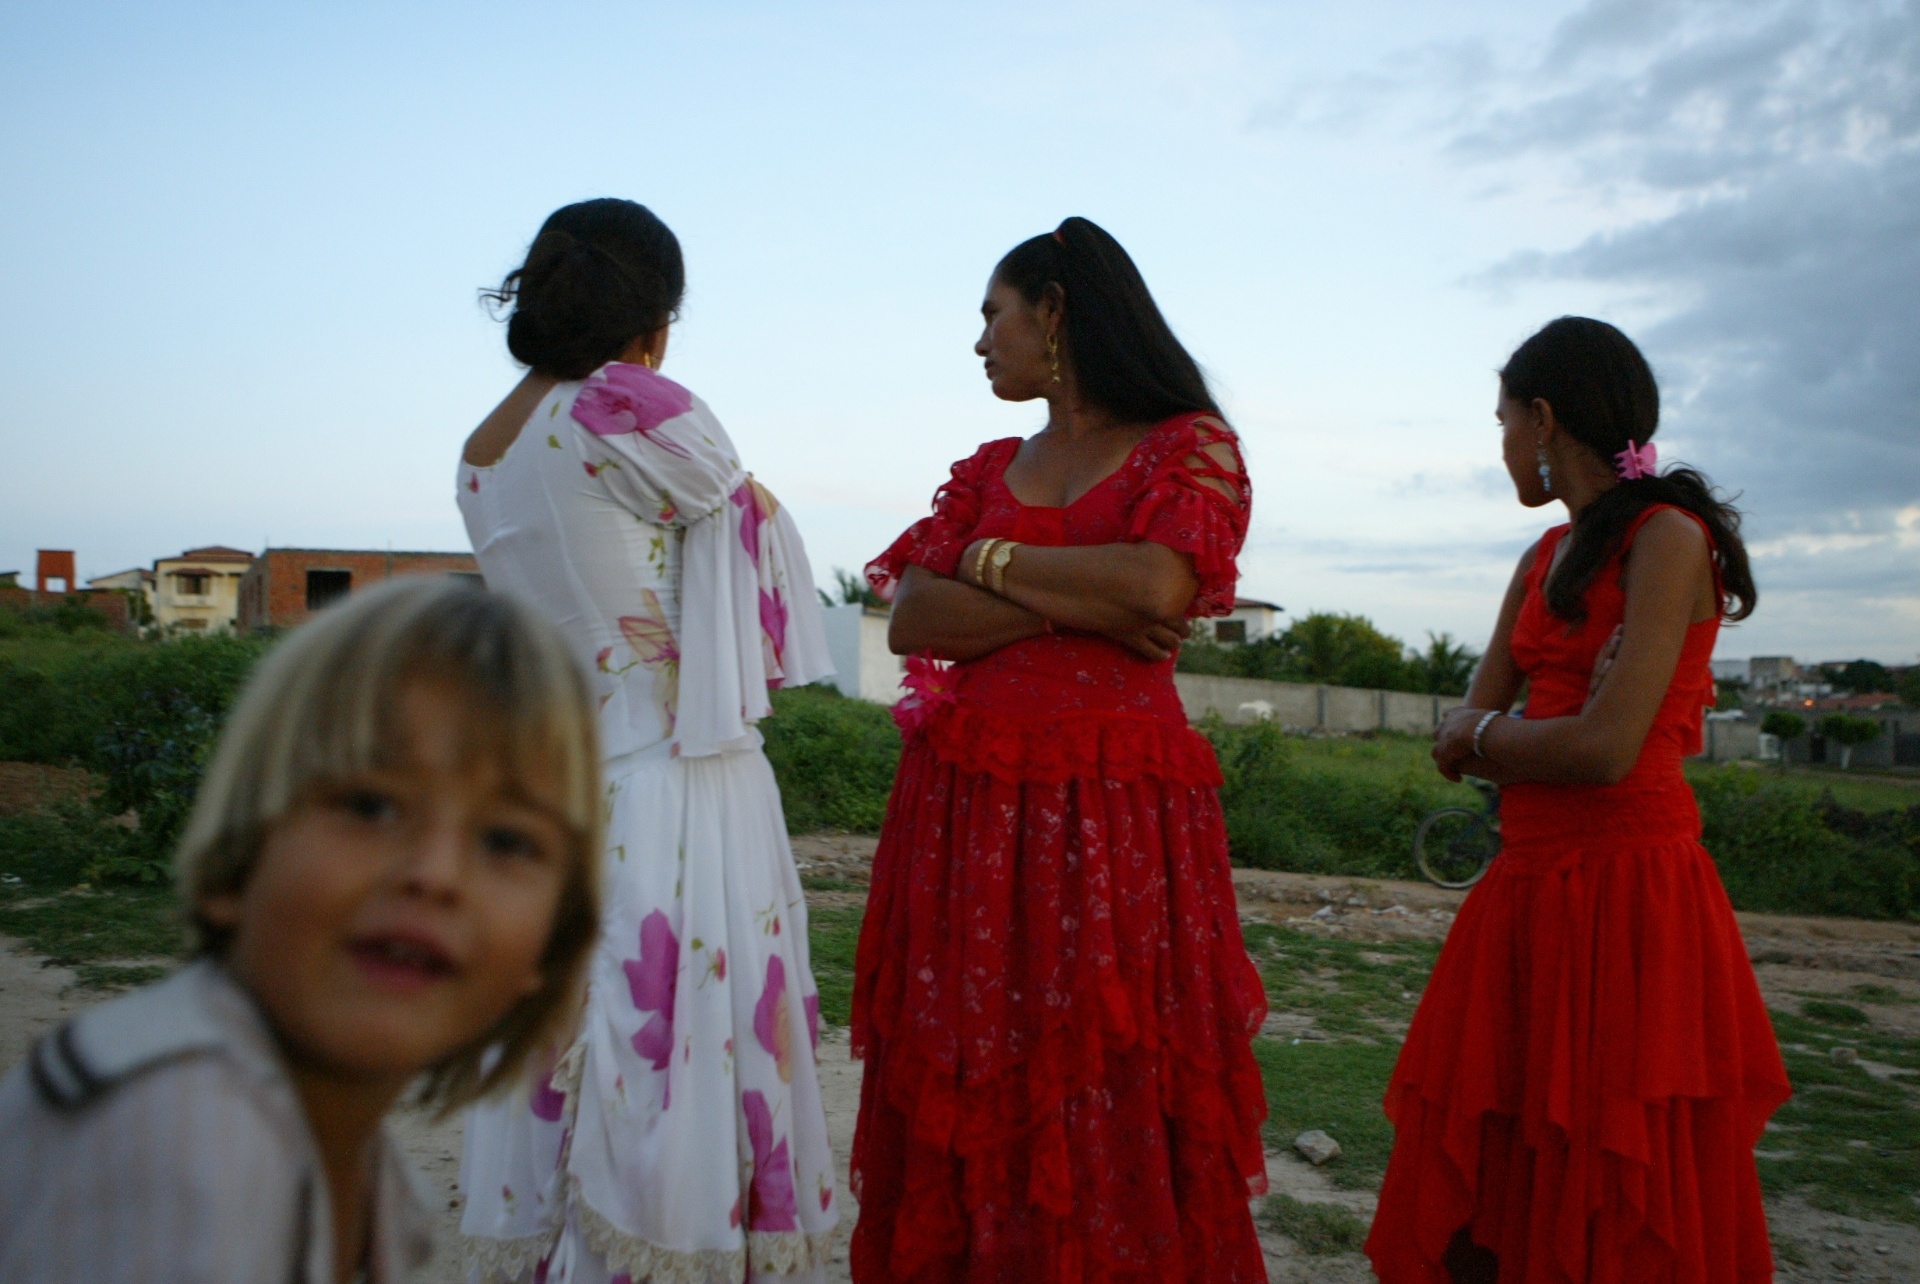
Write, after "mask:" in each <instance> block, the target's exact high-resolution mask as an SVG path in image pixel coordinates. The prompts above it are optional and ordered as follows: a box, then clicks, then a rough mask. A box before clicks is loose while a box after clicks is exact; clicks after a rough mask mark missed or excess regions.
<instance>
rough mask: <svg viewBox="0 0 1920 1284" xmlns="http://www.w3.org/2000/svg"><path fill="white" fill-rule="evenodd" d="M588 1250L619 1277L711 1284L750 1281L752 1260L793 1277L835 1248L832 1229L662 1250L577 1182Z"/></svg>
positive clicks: (762, 1270) (657, 1283) (761, 1268)
mask: <svg viewBox="0 0 1920 1284" xmlns="http://www.w3.org/2000/svg"><path fill="white" fill-rule="evenodd" d="M569 1211H570V1213H571V1215H572V1217H573V1218H574V1220H575V1222H576V1223H577V1224H578V1225H579V1227H580V1231H581V1234H582V1236H583V1237H584V1238H585V1239H586V1241H587V1247H589V1248H591V1249H592V1250H593V1251H594V1252H596V1253H598V1254H600V1256H601V1258H602V1259H604V1260H605V1261H606V1264H607V1269H608V1270H609V1271H611V1272H612V1273H614V1274H616V1275H617V1274H619V1273H620V1272H622V1271H625V1272H626V1273H627V1274H629V1275H631V1276H632V1277H633V1278H634V1279H636V1280H639V1279H645V1280H647V1282H648V1284H707V1282H708V1281H710V1280H712V1279H713V1278H714V1277H715V1276H720V1277H722V1278H725V1279H730V1280H734V1281H736V1284H738V1282H739V1281H742V1280H745V1279H746V1277H747V1263H748V1261H749V1259H751V1261H752V1263H753V1270H754V1274H756V1275H791V1274H793V1273H795V1272H797V1271H803V1270H810V1269H812V1268H813V1267H816V1266H824V1265H826V1263H827V1258H828V1256H829V1254H830V1253H831V1250H832V1244H833V1234H832V1232H831V1231H828V1232H824V1233H821V1234H817V1235H816V1234H809V1233H808V1232H806V1231H751V1232H749V1233H748V1235H747V1242H746V1245H745V1247H742V1248H731V1249H728V1248H702V1249H676V1248H663V1247H662V1246H660V1245H659V1244H656V1243H654V1242H653V1241H652V1240H648V1239H642V1238H641V1237H640V1236H638V1235H630V1234H628V1233H627V1232H626V1231H623V1230H621V1229H620V1228H619V1227H618V1226H615V1225H614V1224H613V1223H612V1222H610V1221H608V1220H607V1219H606V1218H605V1217H603V1216H602V1215H601V1214H600V1213H599V1211H598V1210H596V1209H595V1208H594V1207H593V1205H591V1204H589V1203H588V1202H587V1201H586V1199H585V1198H584V1197H583V1196H582V1195H581V1193H580V1187H579V1183H578V1182H576V1183H574V1187H573V1206H572V1208H571V1209H570V1210H569Z"/></svg>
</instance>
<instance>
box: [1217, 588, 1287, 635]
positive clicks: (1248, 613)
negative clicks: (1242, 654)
mask: <svg viewBox="0 0 1920 1284" xmlns="http://www.w3.org/2000/svg"><path fill="white" fill-rule="evenodd" d="M1284 614H1286V608H1285V607H1283V606H1278V605H1276V604H1274V603H1272V602H1262V601H1260V600H1259V599H1258V598H1251V597H1236V598H1234V599H1233V612H1232V613H1231V614H1230V615H1225V616H1222V617H1220V618H1218V619H1212V620H1201V621H1199V622H1198V623H1199V627H1200V628H1202V629H1204V628H1206V627H1207V626H1208V625H1212V626H1213V640H1214V641H1215V642H1216V643H1218V644H1220V645H1221V646H1240V645H1242V644H1244V643H1247V642H1258V641H1260V640H1262V639H1263V638H1267V637H1271V636H1272V635H1273V634H1274V633H1275V632H1276V631H1277V630H1278V629H1279V627H1280V617H1281V616H1282V615H1284ZM1202 636H1204V634H1203V635H1202Z"/></svg>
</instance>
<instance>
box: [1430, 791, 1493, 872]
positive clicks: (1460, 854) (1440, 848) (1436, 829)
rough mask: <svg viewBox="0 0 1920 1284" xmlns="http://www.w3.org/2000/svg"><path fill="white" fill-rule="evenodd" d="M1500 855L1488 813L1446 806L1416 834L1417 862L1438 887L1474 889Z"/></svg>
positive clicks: (1432, 815) (1434, 814)
mask: <svg viewBox="0 0 1920 1284" xmlns="http://www.w3.org/2000/svg"><path fill="white" fill-rule="evenodd" d="M1499 854H1500V835H1499V834H1497V833H1495V832H1494V829H1493V826H1491V825H1489V824H1488V823H1487V817H1486V813H1485V812H1478V811H1472V810H1469V809H1468V808H1465V807H1443V808H1441V809H1440V810H1439V811H1436V812H1433V813H1431V814H1429V815H1428V816H1427V818H1426V819H1425V820H1422V821H1421V822H1420V828H1419V829H1417V830H1415V831H1414V835H1413V859H1414V863H1415V864H1417V865H1419V866H1420V872H1421V873H1422V874H1424V875H1426V879H1427V881H1428V882H1429V883H1432V884H1433V885H1434V886H1435V887H1447V888H1454V889H1458V888H1462V887H1472V886H1473V885H1474V884H1475V883H1477V882H1479V881H1480V876H1481V875H1482V874H1485V873H1486V872H1487V866H1488V865H1489V864H1491V863H1492V862H1493V858H1494V857H1495V856H1497V855H1499Z"/></svg>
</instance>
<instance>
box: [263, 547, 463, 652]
mask: <svg viewBox="0 0 1920 1284" xmlns="http://www.w3.org/2000/svg"><path fill="white" fill-rule="evenodd" d="M308 571H347V572H350V573H351V574H352V576H353V585H352V587H353V589H363V588H365V587H367V586H368V585H369V584H379V583H381V582H382V581H384V580H387V579H391V578H394V577H397V576H401V575H448V574H454V573H464V574H468V575H478V574H479V573H480V565H479V563H477V562H475V561H474V560H473V554H471V553H377V552H354V551H351V550H345V549H320V548H270V549H268V550H267V551H266V552H265V553H263V554H261V555H260V556H259V557H257V558H255V559H254V562H253V565H252V566H250V567H248V568H247V573H246V575H245V576H244V577H243V578H242V579H241V581H240V622H239V627H240V629H241V631H242V632H246V631H249V630H252V629H258V628H267V627H272V628H281V629H284V628H291V627H292V626H294V625H296V624H299V623H301V622H302V621H303V620H305V619H306V618H307V615H308V611H307V572H308Z"/></svg>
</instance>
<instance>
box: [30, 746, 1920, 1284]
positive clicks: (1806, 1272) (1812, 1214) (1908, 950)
mask: <svg viewBox="0 0 1920 1284" xmlns="http://www.w3.org/2000/svg"><path fill="white" fill-rule="evenodd" d="M22 783H23V784H25V783H26V782H22ZM32 783H33V784H34V785H35V786H38V787H42V788H43V787H44V784H45V782H32ZM6 787H8V782H6V781H0V789H4V788H6ZM872 847H873V842H872V840H871V839H864V838H857V837H850V836H840V835H821V836H813V837H807V838H802V839H798V840H796V841H795V844H794V849H795V856H796V859H797V860H798V862H799V863H800V865H801V872H802V876H803V878H804V879H805V880H806V882H807V883H808V885H809V899H810V900H811V901H813V902H815V903H817V904H819V905H820V906H822V907H825V906H845V905H859V904H860V903H862V901H863V899H864V895H865V889H866V883H867V867H868V863H869V861H870V859H871V855H872ZM1234 881H1235V885H1236V887H1237V889H1238V891H1239V894H1240V900H1241V907H1242V915H1243V917H1245V918H1247V919H1249V920H1253V921H1266V922H1271V923H1275V924H1279V925H1284V926H1287V927H1289V928H1292V929H1294V930H1298V931H1300V932H1304V933H1314V934H1316V935H1322V936H1326V937H1329V938H1338V939H1346V940H1353V941H1392V940H1407V939H1423V940H1439V939H1442V938H1444V936H1445V934H1446V932H1447V929H1448V928H1449V926H1450V925H1451V923H1452V921H1453V913H1454V910H1455V909H1456V908H1457V906H1458V904H1459V901H1460V895H1459V894H1458V893H1450V892H1443V891H1439V890H1437V889H1434V888H1431V887H1428V886H1426V885H1424V884H1413V883H1398V882H1388V881H1377V880H1357V879H1341V878H1320V877H1312V876H1306V875H1293V874H1276V873H1269V872H1264V871H1255V870H1239V871H1236V872H1235V875H1234ZM1741 927H1742V929H1743V931H1744V932H1745V934H1746V938H1747V942H1748V948H1749V951H1750V953H1751V954H1752V957H1753V959H1754V962H1755V965H1756V971H1757V972H1758V974H1759V977H1760V982H1761V987H1762V990H1763V991H1764V992H1765V994H1766V996H1767V1000H1768V1002H1769V1004H1770V1005H1772V1006H1774V1007H1775V1008H1776V1009H1778V1010H1781V1011H1786V1012H1797V1011H1799V1009H1800V1006H1801V1005H1802V1004H1804V1003H1805V1002H1807V1001H1808V997H1809V996H1818V995H1826V994H1832V995H1843V994H1844V995H1850V996H1855V998H1854V1001H1856V1002H1858V1001H1859V1000H1858V998H1857V996H1858V995H1859V994H1860V993H1861V991H1862V986H1863V985H1868V986H1870V987H1872V989H1871V992H1872V993H1875V994H1878V995H1880V996H1881V997H1882V998H1883V999H1884V1000H1885V1001H1884V1002H1878V1003H1873V1002H1862V1003H1861V1007H1862V1008H1863V1009H1864V1010H1865V1011H1866V1012H1867V1013H1868V1014H1869V1016H1870V1017H1871V1018H1872V1020H1873V1023H1874V1026H1875V1028H1876V1029H1879V1028H1884V1029H1885V1030H1886V1031H1887V1032H1889V1033H1891V1034H1900V1035H1904V1036H1905V1037H1916V1036H1920V925H1915V924H1890V923H1866V922H1854V921H1850V920H1837V919H1812V918H1791V917H1780V916H1771V915H1757V914H1746V915H1741ZM93 997H94V996H93V995H92V994H90V993H89V992H87V991H85V990H83V989H81V988H80V986H79V985H78V984H77V979H76V977H75V975H74V974H73V973H72V972H69V971H68V970H66V969H64V968H60V967H55V966H50V965H47V964H46V963H45V962H44V961H43V960H41V959H38V958H35V957H33V956H31V955H29V954H26V953H24V952H22V951H20V950H19V949H18V948H15V947H12V946H11V943H9V942H6V941H5V940H4V938H0V1067H11V1066H12V1065H13V1064H14V1063H15V1062H17V1061H18V1060H19V1059H20V1057H21V1056H22V1055H24V1054H25V1052H26V1050H27V1048H28V1047H29V1046H30V1044H31V1043H32V1041H33V1040H34V1039H35V1038H37V1037H38V1036H39V1035H40V1034H41V1033H42V1032H43V1031H45V1030H47V1029H48V1028H50V1027H51V1026H53V1025H54V1024H56V1023H57V1022H58V1021H59V1020H60V1019H62V1018H63V1017H64V1016H65V1015H66V1014H68V1013H70V1012H72V1011H74V1010H76V1009H77V1008H79V1007H81V1006H83V1005H84V1004H86V1003H87V1002H90V1001H91V1000H92V998H93ZM1289 1020H1295V1021H1296V1023H1298V1018H1297V1015H1296V1014H1289V1013H1287V1012H1284V1011H1279V1012H1275V1014H1274V1018H1273V1021H1272V1022H1271V1023H1270V1024H1271V1025H1272V1027H1273V1028H1272V1029H1271V1030H1270V1031H1269V1033H1272V1034H1278V1035H1284V1034H1286V1033H1287V1032H1288V1028H1289V1027H1287V1022H1288V1021H1289ZM1308 1020H1309V1021H1310V1018H1308ZM820 1061H821V1077H822V1086H823V1089H824V1091H825V1096H826V1103H827V1114H828V1127H829V1131H830V1133H831V1135H832V1138H833V1144H834V1150H835V1153H836V1154H837V1155H838V1156H839V1157H840V1168H841V1178H842V1183H843V1187H842V1189H843V1190H844V1189H845V1187H844V1182H845V1178H846V1156H847V1153H848V1150H849V1149H850V1146H851V1143H852V1137H853V1121H854V1115H855V1112H856V1110H857V1107H858V1103H859V1085H860V1067H859V1063H858V1062H855V1061H853V1060H851V1058H850V1057H849V1055H848V1048H847V1041H846V1036H845V1032H844V1031H838V1032H833V1033H830V1034H828V1035H827V1036H826V1037H824V1038H823V1040H822V1044H821V1050H820ZM1903 1082H1905V1081H1903ZM1909 1091H1911V1089H1909ZM399 1130H400V1134H401V1136H402V1139H403V1141H404V1144H405V1145H406V1148H407V1150H408V1151H409V1152H410V1154H411V1155H412V1157H413V1159H414V1160H415V1162H416V1163H417V1164H418V1165H419V1166H420V1168H421V1170H422V1171H423V1172H424V1173H425V1175H426V1176H427V1178H428V1180H429V1181H430V1183H431V1184H432V1185H433V1187H434V1188H435V1190H436V1192H437V1194H438V1196H439V1197H440V1198H442V1199H443V1200H444V1203H443V1206H442V1209H441V1212H442V1220H443V1224H444V1228H445V1230H446V1231H447V1232H448V1234H449V1237H450V1236H451V1234H452V1232H453V1231H454V1229H455V1227H456V1226H457V1222H458V1217H459V1199H460V1193H459V1190H458V1188H457V1184H456V1180H455V1179H456V1177H457V1174H458V1168H459V1159H458V1155H459V1127H458V1124H457V1122H456V1123H452V1124H435V1123H434V1122H432V1121H431V1120H428V1119H426V1118H424V1117H421V1116H417V1115H406V1116H403V1117H402V1118H401V1119H400V1121H399ZM1268 1176H1269V1180H1270V1183H1271V1185H1272V1189H1273V1191H1274V1192H1276V1193H1279V1194H1284V1195H1289V1196H1291V1197H1292V1198H1293V1199H1294V1200H1296V1201H1299V1202H1300V1203H1302V1204H1307V1205H1313V1204H1323V1205H1333V1206H1336V1207H1338V1208H1341V1209H1345V1210H1346V1211H1348V1212H1350V1213H1352V1214H1354V1215H1356V1216H1357V1217H1359V1218H1360V1219H1361V1220H1363V1221H1364V1220H1366V1219H1368V1218H1370V1217H1371V1215H1372V1212H1373V1202H1374V1199H1373V1195H1372V1194H1371V1193H1370V1192H1367V1191H1356V1190H1346V1189H1341V1188H1339V1187H1338V1186H1336V1185H1335V1184H1334V1183H1333V1182H1332V1181H1330V1180H1329V1179H1328V1178H1327V1176H1326V1174H1325V1173H1323V1172H1322V1171H1320V1170H1318V1169H1315V1168H1314V1167H1312V1166H1311V1165H1309V1164H1307V1163H1306V1162H1304V1161H1302V1160H1301V1159H1299V1158H1298V1157H1296V1156H1295V1155H1294V1154H1293V1152H1292V1151H1291V1149H1290V1148H1289V1149H1286V1150H1276V1152H1275V1153H1273V1154H1271V1155H1270V1156H1269V1157H1268ZM852 1204H853V1201H852V1199H851V1197H849V1198H848V1199H847V1204H846V1207H848V1208H849V1209H851V1208H852ZM1768 1213H1769V1216H1770V1218H1771V1221H1772V1226H1773V1232H1774V1237H1775V1242H1776V1244H1778V1245H1780V1250H1781V1266H1780V1278H1782V1279H1783V1280H1795V1281H1798V1280H1809V1281H1810V1280H1901V1281H1920V1229H1916V1228H1915V1227H1913V1226H1910V1225H1903V1224H1892V1223H1881V1222H1872V1221H1865V1220H1861V1219H1858V1218H1852V1217H1845V1216H1841V1215H1839V1214H1835V1213H1830V1212H1825V1211H1822V1210H1820V1209H1817V1208H1814V1207H1812V1206H1811V1205H1809V1204H1807V1203H1806V1202H1805V1201H1803V1200H1801V1199H1798V1198H1793V1197H1789V1198H1784V1199H1775V1200H1770V1201H1769V1204H1768ZM847 1229H848V1226H847V1224H844V1223H843V1228H842V1233H841V1236H840V1238H839V1242H838V1245H837V1252H836V1254H835V1259H834V1263H833V1267H832V1269H831V1270H830V1272H829V1278H831V1279H834V1280H846V1279H847V1278H848V1277H847V1268H846V1234H845V1232H846V1230H847ZM1263 1242H1264V1244H1265V1246H1266V1249H1267V1256H1268V1265H1269V1270H1270V1274H1271V1278H1272V1279H1273V1280H1275V1281H1289V1282H1292V1281H1299V1282H1302V1284H1304V1282H1305V1281H1317V1282H1325V1284H1344V1282H1345V1281H1363V1280H1367V1279H1371V1278H1372V1276H1371V1273H1370V1272H1369V1271H1368V1270H1367V1267H1366V1263H1365V1260H1364V1259H1363V1258H1361V1257H1360V1256H1359V1255H1358V1254H1355V1253H1351V1252H1347V1253H1334V1254H1324V1253H1323V1254H1320V1255H1313V1254H1309V1253H1307V1252H1306V1251H1304V1250H1303V1249H1302V1248H1301V1247H1299V1246H1298V1245H1296V1244H1295V1243H1294V1241H1292V1240H1290V1239H1289V1238H1288V1237H1287V1236H1285V1235H1283V1234H1280V1233H1278V1232H1275V1231H1266V1232H1263ZM433 1278H434V1279H435V1280H436V1281H453V1280H456V1279H458V1278H459V1273H458V1271H457V1269H456V1267H455V1264H454V1262H453V1261H452V1260H451V1254H449V1255H447V1256H446V1258H445V1259H444V1260H443V1262H442V1263H441V1266H440V1269H439V1270H438V1271H437V1272H436V1273H435V1275H434V1276H433Z"/></svg>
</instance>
